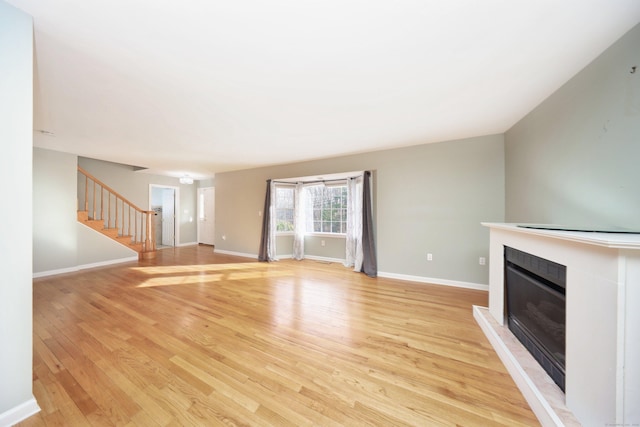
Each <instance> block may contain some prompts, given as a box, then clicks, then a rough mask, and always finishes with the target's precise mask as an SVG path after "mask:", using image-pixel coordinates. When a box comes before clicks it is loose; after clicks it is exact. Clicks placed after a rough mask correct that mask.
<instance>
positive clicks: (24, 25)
mask: <svg viewBox="0 0 640 427" xmlns="http://www.w3.org/2000/svg"><path fill="white" fill-rule="evenodd" d="M32 86H33V22H32V20H31V17H29V16H28V15H26V14H25V13H23V12H21V11H19V10H18V9H15V8H14V7H13V6H9V5H8V4H7V3H5V2H3V1H0V141H1V144H2V156H0V186H1V187H2V197H3V200H5V203H3V208H2V209H0V223H1V224H2V238H0V254H1V255H2V256H0V270H1V271H2V280H1V281H0V424H7V423H9V422H10V421H17V420H15V419H13V420H11V419H8V418H5V417H4V416H3V415H4V414H5V413H8V412H9V411H12V410H14V409H17V408H18V407H19V406H21V405H25V406H24V407H23V408H26V407H27V406H30V409H31V410H36V409H37V405H35V400H33V394H32V381H33V378H32V365H31V363H32V338H31V336H32V335H31V334H32V332H33V331H32V296H31V295H32V280H31V269H32V260H31V251H32V246H33V244H32V240H31V236H32V231H31V226H32V220H31V212H32V210H33V202H32V193H31V181H32V178H31V169H32V164H31V147H32V145H33V91H32ZM24 415H26V414H24ZM3 418H4V420H3Z"/></svg>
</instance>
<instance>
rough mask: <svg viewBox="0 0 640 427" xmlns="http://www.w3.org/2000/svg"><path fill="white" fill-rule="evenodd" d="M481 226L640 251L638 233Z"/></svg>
mask: <svg viewBox="0 0 640 427" xmlns="http://www.w3.org/2000/svg"><path fill="white" fill-rule="evenodd" d="M482 225H484V226H485V227H489V228H496V229H502V230H509V231H514V232H519V233H524V234H531V235H534V236H543V237H548V238H552V239H561V240H566V241H569V242H576V243H585V244H588V245H597V246H602V247H605V248H614V249H640V233H638V234H635V233H634V234H631V233H599V232H596V231H564V230H544V229H537V228H526V227H520V225H528V224H509V223H498V222H483V223H482Z"/></svg>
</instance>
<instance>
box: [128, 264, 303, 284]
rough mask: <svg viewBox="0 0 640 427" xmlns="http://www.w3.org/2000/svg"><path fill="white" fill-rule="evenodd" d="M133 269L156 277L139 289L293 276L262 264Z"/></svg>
mask: <svg viewBox="0 0 640 427" xmlns="http://www.w3.org/2000/svg"><path fill="white" fill-rule="evenodd" d="M265 267H266V268H265ZM131 269H132V270H135V271H138V272H141V273H144V274H147V275H150V276H151V275H153V276H156V277H151V278H149V279H147V280H145V281H144V282H142V283H141V284H139V285H137V286H136V287H138V288H149V287H154V286H174V285H192V284H203V283H212V282H220V281H233V280H250V279H258V278H269V277H286V276H293V272H292V271H291V270H288V269H281V268H279V269H274V268H269V266H265V265H264V264H262V263H239V264H204V265H176V266H164V267H163V266H157V267H132V268H131Z"/></svg>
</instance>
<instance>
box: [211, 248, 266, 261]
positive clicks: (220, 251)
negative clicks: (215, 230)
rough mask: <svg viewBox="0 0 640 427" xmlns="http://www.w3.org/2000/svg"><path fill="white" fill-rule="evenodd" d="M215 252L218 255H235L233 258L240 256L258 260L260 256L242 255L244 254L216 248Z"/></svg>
mask: <svg viewBox="0 0 640 427" xmlns="http://www.w3.org/2000/svg"><path fill="white" fill-rule="evenodd" d="M213 252H215V253H217V254H224V255H233V256H240V257H243V258H253V259H258V255H257V254H245V253H242V252H234V251H225V250H224V249H218V248H214V249H213Z"/></svg>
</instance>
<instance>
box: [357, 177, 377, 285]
mask: <svg viewBox="0 0 640 427" xmlns="http://www.w3.org/2000/svg"><path fill="white" fill-rule="evenodd" d="M372 209H373V208H372V201H371V171H365V172H364V179H363V183H362V270H361V271H362V272H363V273H364V274H366V275H367V276H369V277H376V276H377V275H378V259H377V257H376V243H375V241H374V236H373V211H372Z"/></svg>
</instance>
